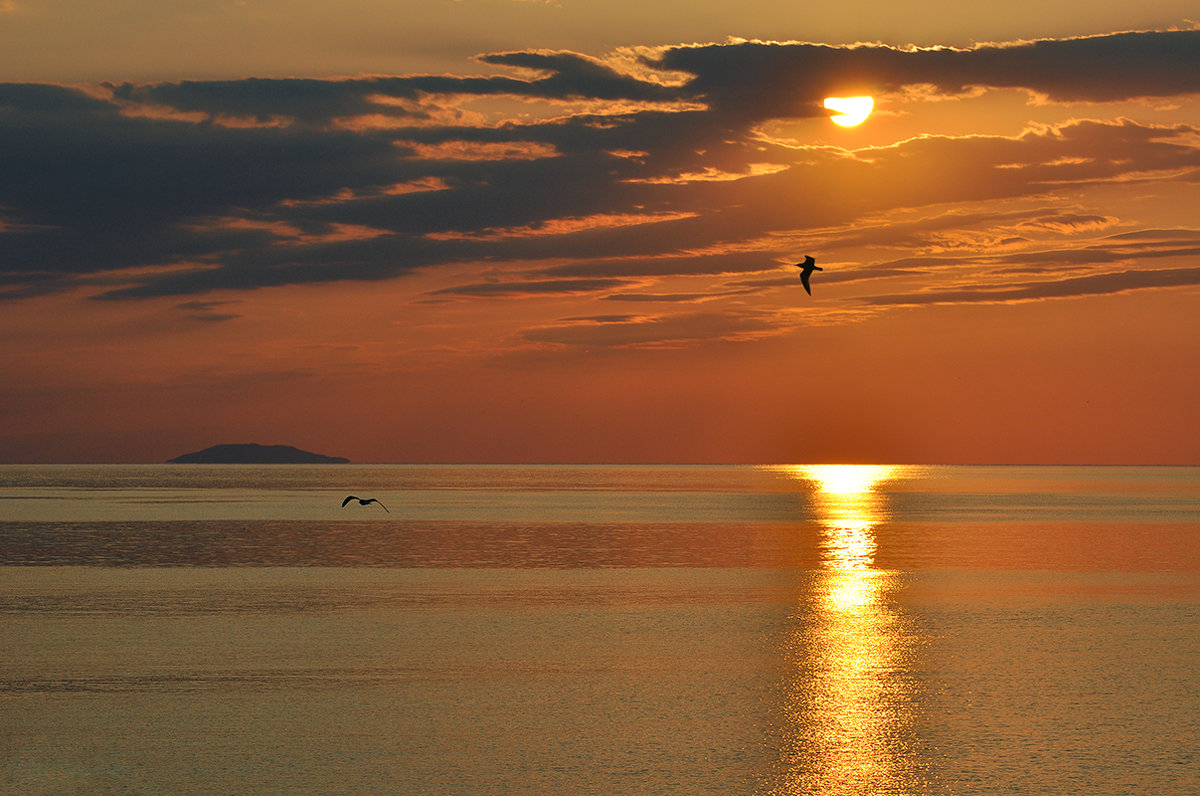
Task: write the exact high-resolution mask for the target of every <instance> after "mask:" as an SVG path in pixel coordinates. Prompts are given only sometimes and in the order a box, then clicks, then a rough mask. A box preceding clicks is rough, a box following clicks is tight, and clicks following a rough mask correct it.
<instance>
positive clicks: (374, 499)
mask: <svg viewBox="0 0 1200 796" xmlns="http://www.w3.org/2000/svg"><path fill="white" fill-rule="evenodd" d="M367 502H368V503H378V504H379V507H380V508H381V509H383V510H384V511H387V513H388V514H391V513H392V512H390V511H388V507H387V506H385V505H383V502H382V501H380V500H379V499H378V498H371V499H370V500H368V501H367Z"/></svg>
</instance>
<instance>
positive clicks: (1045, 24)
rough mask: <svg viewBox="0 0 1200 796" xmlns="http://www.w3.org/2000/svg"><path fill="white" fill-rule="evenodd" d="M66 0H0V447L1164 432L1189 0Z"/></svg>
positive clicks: (931, 438) (787, 447) (112, 455)
mask: <svg viewBox="0 0 1200 796" xmlns="http://www.w3.org/2000/svg"><path fill="white" fill-rule="evenodd" d="M72 5H73V4H51V3H40V2H32V1H30V2H23V1H22V0H10V2H7V3H0V21H3V22H5V23H11V24H6V25H4V26H0V45H3V44H4V43H5V38H4V37H16V36H18V35H20V36H21V37H22V38H21V41H22V42H23V43H22V45H21V47H22V48H24V52H25V56H17V55H14V54H13V49H12V48H11V47H9V48H8V50H7V51H6V52H7V53H8V54H7V55H0V66H3V67H4V68H5V71H4V74H7V75H13V76H14V77H13V78H12V79H13V80H20V81H25V82H21V83H17V82H9V83H0V146H2V147H3V151H5V152H6V153H11V154H13V156H12V157H7V158H5V162H4V163H3V164H0V461H6V462H23V461H28V462H58V461H61V462H75V461H114V462H123V461H162V460H165V459H167V458H170V457H172V456H175V455H178V454H181V453H184V452H187V451H190V450H195V449H198V448H202V447H206V446H208V445H212V444H217V443H224V442H260V443H263V444H290V445H295V446H297V447H301V448H305V449H309V450H315V451H319V452H322V453H327V454H330V455H341V456H347V457H349V458H351V459H352V460H354V461H359V462H391V461H399V462H405V461H494V462H508V461H521V462H526V461H547V462H566V461H570V462H592V461H606V462H847V461H849V462H866V461H886V462H1022V463H1025V462H1029V463H1041V462H1072V463H1074V462H1078V463H1108V462H1121V463H1124V462H1129V463H1197V462H1200V420H1198V419H1197V418H1198V417H1200V411H1197V410H1198V409H1200V407H1198V406H1197V400H1196V396H1197V395H1200V367H1197V365H1198V364H1200V312H1198V310H1200V287H1198V285H1200V257H1197V252H1200V224H1198V223H1197V221H1196V208H1197V207H1200V201H1198V199H1200V195H1198V194H1200V191H1198V189H1197V184H1198V182H1200V31H1198V30H1196V29H1194V27H1193V26H1192V23H1189V22H1188V21H1187V20H1186V18H1185V13H1184V11H1183V10H1182V4H1172V3H1165V2H1164V3H1150V4H1148V5H1146V6H1143V7H1141V8H1140V9H1132V8H1129V7H1128V6H1127V4H1121V5H1120V6H1117V5H1113V6H1112V7H1111V8H1108V7H1099V8H1097V7H1096V6H1094V4H1089V5H1088V8H1089V9H1091V10H1090V11H1089V13H1088V14H1087V15H1086V17H1079V18H1085V19H1086V20H1087V26H1086V27H1083V26H1076V27H1072V22H1071V20H1072V16H1071V15H1070V14H1069V13H1067V12H1068V11H1070V10H1071V4H1065V5H1063V6H1061V7H1059V6H1056V14H1055V15H1052V16H1051V17H1037V16H1035V7H1034V5H1032V4H1030V5H1029V6H1028V9H1025V8H1024V7H1023V6H1021V4H1015V5H1014V6H1012V7H1011V8H1009V13H1007V14H1006V15H1004V16H1000V15H996V16H994V17H991V16H986V15H983V14H978V15H975V16H972V18H970V19H967V18H964V15H963V13H962V12H961V10H958V11H955V12H954V14H953V15H951V16H947V9H948V8H951V7H952V6H949V5H946V4H939V3H926V4H914V5H912V6H910V7H909V9H908V11H909V13H908V14H907V15H902V14H896V13H892V11H890V10H888V9H894V8H896V6H894V5H891V4H889V5H879V6H878V7H877V8H876V7H875V6H873V5H870V4H860V5H862V6H863V8H862V9H861V10H862V14H860V15H859V18H860V19H866V20H868V21H867V22H864V23H863V26H862V28H861V29H855V28H853V26H848V23H847V22H846V21H845V18H846V15H843V16H842V17H839V18H835V17H832V16H828V15H822V14H821V13H820V12H815V13H813V14H812V15H811V19H805V18H804V17H803V15H802V14H801V13H800V12H798V11H796V10H795V9H793V8H792V7H791V6H790V5H788V4H782V3H767V2H757V3H751V4H749V6H748V7H746V6H745V4H739V8H742V9H743V11H744V13H742V14H740V15H739V14H735V9H733V8H732V7H731V8H730V9H728V10H721V9H720V7H718V8H717V9H716V10H714V11H713V12H712V13H711V14H710V15H708V16H707V17H705V18H704V19H690V20H688V21H686V22H680V23H678V24H677V25H675V26H674V27H673V26H672V24H671V21H672V20H671V15H670V14H668V13H666V12H667V10H669V8H668V6H670V4H666V5H664V6H662V7H657V6H656V9H657V10H655V11H653V12H651V11H646V10H639V8H640V6H633V5H630V7H629V8H628V9H626V12H627V17H626V21H627V23H628V24H627V25H625V26H624V27H623V28H620V29H618V28H617V27H614V26H612V25H610V24H604V23H603V22H602V20H601V18H600V17H597V16H596V15H595V14H594V13H593V12H592V11H589V10H587V9H581V8H575V7H571V6H567V5H564V6H561V7H560V6H553V5H546V4H540V3H515V2H503V1H502V0H494V2H485V1H483V0H463V2H461V3H444V4H436V3H435V4H417V5H414V7H413V9H411V10H410V12H411V18H410V19H409V20H408V21H409V22H410V23H411V24H410V25H408V26H407V27H405V28H404V30H405V31H406V32H400V31H399V30H398V28H399V27H401V26H399V25H398V23H397V21H396V19H395V14H394V12H395V6H394V4H393V5H389V4H384V3H372V2H366V1H365V0H364V1H363V2H359V3H354V4H353V5H354V6H355V8H356V9H357V10H358V12H359V13H358V14H357V15H345V18H344V19H343V18H341V17H339V21H333V20H331V19H330V17H329V15H328V8H329V6H328V5H327V4H318V3H311V4H307V3H296V4H294V7H293V8H292V13H291V14H289V15H288V16H287V17H286V18H284V17H280V16H279V15H278V14H277V13H276V12H275V11H273V10H272V8H273V6H270V5H269V4H256V3H240V4H235V3H216V2H213V3H204V2H197V3H192V4H182V5H180V6H178V8H175V7H174V6H173V8H175V10H172V11H156V10H155V9H157V5H156V4H142V3H140V2H134V1H133V0H130V2H126V3H121V4H116V5H115V6H106V8H107V13H108V15H109V16H107V17H106V18H105V20H104V25H105V26H107V29H109V30H111V31H113V32H114V33H113V36H115V39H114V40H115V41H120V40H121V39H122V37H128V36H132V35H133V33H132V32H136V31H141V32H142V33H143V34H154V35H145V36H143V39H145V40H146V41H148V42H149V43H147V44H144V45H142V46H139V47H132V48H121V47H116V46H112V43H111V41H109V40H106V41H104V42H102V41H100V39H101V38H102V37H100V36H99V34H98V30H99V28H97V27H94V28H93V31H92V32H91V33H89V31H88V29H87V28H86V27H85V26H84V21H81V19H80V18H78V17H76V16H72V17H71V18H70V19H68V18H67V17H66V16H64V14H65V11H64V8H65V7H66V6H72ZM84 5H85V6H86V4H84ZM642 5H645V4H642ZM82 7H83V6H81V8H82ZM86 7H87V8H94V7H93V6H86ZM868 7H869V8H870V9H875V10H876V11H877V12H878V13H873V14H867V10H868ZM184 8H186V9H188V12H187V13H188V14H190V16H187V21H188V22H189V24H188V25H187V26H185V27H184V28H180V27H179V24H181V23H182V22H183V21H184V19H183V17H181V16H180V15H181V14H184V12H183V11H181V10H179V9H184ZM953 8H956V9H957V8H959V7H958V6H953ZM1079 8H1082V6H1079ZM467 11H470V12H472V14H471V15H468V16H470V19H469V20H467V19H466V17H465V16H464V15H466V12H467ZM676 11H677V12H678V11H679V9H678V8H677V9H676ZM94 13H96V12H94V11H88V12H86V13H84V14H83V16H85V17H86V16H87V14H94ZM607 18H608V17H604V19H607ZM922 19H924V20H926V21H927V22H928V24H927V25H925V26H924V27H921V26H918V25H917V24H916V23H917V22H918V21H920V20H922ZM85 21H86V20H85ZM94 22H95V25H97V26H98V25H100V23H99V22H98V21H95V20H94ZM1097 25H1100V26H1102V27H1096V26H1097ZM171 31H180V32H175V33H171ZM182 31H186V32H182ZM387 31H392V33H393V34H394V36H393V38H394V40H395V46H394V48H392V49H390V50H389V49H388V48H387V47H384V46H382V44H381V38H386V36H384V34H385V33H386V32H387ZM421 31H424V33H422V34H421V35H418V33H421ZM921 31H924V33H922V34H921V35H918V33H921ZM1121 31H1140V32H1139V33H1121ZM268 32H272V33H273V34H274V35H272V36H266V34H267V33H268ZM170 36H175V37H177V38H176V39H170V38H169V37H170ZM730 36H740V37H747V38H750V37H752V38H753V39H754V40H746V38H739V39H730V38H729V37H730ZM930 36H933V37H935V38H932V39H931V38H929V37H930ZM264 37H265V38H264ZM1079 37H1084V38H1079ZM1018 39H1023V41H1017V40H1018ZM1034 39H1037V41H1033V40H1034ZM140 40H141V39H140ZM259 40H261V41H264V42H266V43H265V44H264V45H263V46H262V47H255V46H253V42H255V41H259ZM876 40H877V43H874V44H870V45H862V46H858V47H850V46H848V45H851V44H853V43H854V42H856V41H872V42H875V41H876ZM218 42H224V44H223V45H222V47H217V46H216V43H218ZM289 42H290V43H292V44H296V45H297V46H299V45H300V44H301V43H304V47H305V48H306V49H304V50H303V52H305V53H307V54H308V55H307V56H306V57H305V58H303V59H301V58H298V57H297V55H296V54H297V52H299V50H297V49H296V48H287V47H283V46H282V44H283V43H289ZM680 42H686V44H682V45H681V44H680ZM818 42H820V43H819V44H818ZM974 42H989V44H983V45H977V44H974ZM9 43H10V44H11V42H9ZM39 43H40V44H39ZM168 44H171V45H172V46H167V45H168ZM912 44H915V45H918V47H910V46H909V45H912ZM938 44H943V45H947V47H942V48H937V47H935V45H938ZM951 47H952V48H953V49H951ZM0 52H5V50H4V47H3V46H0ZM52 55H54V56H57V57H50V56H52ZM471 55H476V56H478V58H476V59H474V60H473V59H472V58H471V57H470V56H471ZM5 59H9V61H8V62H6V61H5ZM18 66H19V68H18ZM863 92H866V93H871V94H873V95H874V96H875V100H876V110H875V113H874V114H873V115H872V116H871V117H870V118H869V119H868V120H867V121H866V123H864V124H863V125H862V126H860V127H857V128H840V127H837V126H835V125H833V124H832V123H831V122H830V121H829V119H828V112H826V111H824V110H823V109H821V107H820V102H821V99H823V98H824V97H825V96H829V95H831V94H846V93H863ZM806 254H811V255H813V256H814V257H816V258H817V261H818V264H819V265H821V266H822V267H823V268H824V269H825V270H824V271H822V272H819V273H817V274H815V275H814V277H813V280H812V286H813V295H812V296H811V297H810V296H808V295H806V294H805V293H804V291H803V289H802V288H801V287H800V284H799V280H798V272H797V270H796V269H795V268H794V267H793V266H792V263H794V262H796V261H798V260H800V259H802V257H803V256H804V255H806Z"/></svg>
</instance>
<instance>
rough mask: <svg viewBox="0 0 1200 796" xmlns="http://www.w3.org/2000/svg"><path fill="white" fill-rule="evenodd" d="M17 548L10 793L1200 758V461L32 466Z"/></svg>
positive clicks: (703, 778)
mask: <svg viewBox="0 0 1200 796" xmlns="http://www.w3.org/2000/svg"><path fill="white" fill-rule="evenodd" d="M346 494H357V495H369V496H374V497H377V498H379V499H380V500H381V501H383V503H385V504H386V505H387V507H388V508H389V509H390V513H387V512H384V511H383V510H382V509H380V508H379V507H378V506H358V505H357V504H353V505H351V506H348V507H346V508H342V507H341V505H340V504H341V502H342V499H343V498H344V497H345V495H346ZM0 563H2V564H4V566H0V617H2V619H0V646H2V648H3V649H4V650H5V653H4V655H3V656H0V704H2V705H3V710H0V737H3V738H4V739H5V740H4V741H3V743H2V744H0V792H4V793H9V792H11V793H22V794H24V793H46V794H50V793H81V794H82V793H235V792H236V793H355V794H358V793H368V794H396V793H412V794H457V793H472V794H474V793H605V794H609V793H628V794H643V793H678V794H697V793H712V794H741V793H745V794H1011V793H1032V794H1050V793H1055V794H1057V793H1072V794H1079V793H1085V794H1120V793H1129V794H1134V793H1136V794H1143V793H1154V794H1193V793H1196V792H1198V791H1200V761H1198V759H1197V756H1196V742H1195V739H1196V738H1197V737H1200V689H1197V687H1196V672H1197V671H1200V632H1198V631H1200V622H1198V620H1200V470H1198V469H1196V468H1047V467H1042V468H1038V467H1030V468H1003V467H909V466H874V465H872V466H854V465H831V466H786V467H784V466H770V467H757V468H756V467H465V466H464V467H449V466H447V467H400V466H376V467H355V466H346V465H343V466H337V467H228V466H226V467H204V466H192V467H188V466H180V467H170V466H153V467H151V466H147V467H0Z"/></svg>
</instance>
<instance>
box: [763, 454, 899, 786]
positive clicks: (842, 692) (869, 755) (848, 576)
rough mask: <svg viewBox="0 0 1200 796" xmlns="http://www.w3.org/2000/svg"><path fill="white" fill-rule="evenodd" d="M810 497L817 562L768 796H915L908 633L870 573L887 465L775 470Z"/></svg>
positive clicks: (792, 656) (891, 580) (887, 586)
mask: <svg viewBox="0 0 1200 796" xmlns="http://www.w3.org/2000/svg"><path fill="white" fill-rule="evenodd" d="M778 469H779V470H781V471H782V473H783V474H784V475H786V476H787V477H788V478H791V479H795V480H797V481H801V482H803V483H805V484H807V485H809V486H810V488H811V489H812V490H813V491H812V500H813V507H814V510H815V514H816V519H817V522H818V523H819V525H820V528H821V531H820V532H821V540H820V550H821V561H820V564H819V566H818V569H817V571H816V572H815V573H814V574H813V581H812V590H811V591H810V592H807V593H806V594H807V598H806V599H805V600H804V601H803V602H804V604H803V605H802V606H801V607H800V610H799V612H798V614H797V616H796V621H795V623H794V625H793V628H792V631H791V638H789V639H788V641H787V643H786V649H785V654H784V671H785V675H784V676H785V682H784V684H783V690H784V693H783V702H784V704H783V715H782V717H781V720H782V723H783V725H784V726H783V727H782V728H781V730H782V732H781V738H780V743H781V749H780V752H781V760H780V763H781V766H780V770H779V771H778V772H777V776H776V778H775V781H774V783H773V785H772V787H770V788H769V789H768V792H770V793H777V794H799V793H844V794H852V793H853V794H858V793H863V794H867V793H916V792H920V785H919V783H918V782H917V778H916V770H915V767H914V763H913V761H912V760H911V759H909V757H910V756H909V755H908V754H907V753H906V750H905V744H904V742H903V738H905V737H906V730H907V729H909V725H910V724H911V723H912V707H911V706H912V694H911V690H912V684H911V678H910V677H908V676H907V672H908V671H909V660H908V659H909V658H910V657H911V650H912V646H913V637H912V633H911V632H910V631H909V630H908V629H907V626H906V623H905V620H904V617H903V616H902V614H901V613H900V611H899V610H898V608H897V607H896V606H895V605H894V604H893V600H892V599H891V597H892V592H893V591H894V589H895V588H896V579H895V575H894V573H890V572H887V571H885V570H880V569H877V568H875V555H876V550H877V544H876V540H875V533H876V528H877V526H879V525H880V524H881V523H882V522H884V521H886V519H887V517H888V510H887V505H886V500H885V497H884V495H883V494H881V492H880V490H879V487H880V486H881V485H882V484H884V483H886V482H887V481H888V480H890V479H893V478H896V477H898V476H900V475H901V474H902V472H901V471H902V468H899V467H892V466H883V465H821V466H797V467H787V468H778Z"/></svg>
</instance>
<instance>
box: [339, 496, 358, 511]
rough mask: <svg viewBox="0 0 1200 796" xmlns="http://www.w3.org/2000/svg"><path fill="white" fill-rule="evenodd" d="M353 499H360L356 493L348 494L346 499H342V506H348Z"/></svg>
mask: <svg viewBox="0 0 1200 796" xmlns="http://www.w3.org/2000/svg"><path fill="white" fill-rule="evenodd" d="M351 500H358V498H356V497H355V496H354V495H347V496H346V499H345V500H343V501H342V508H346V504H347V503H349V502H350V501H351Z"/></svg>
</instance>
